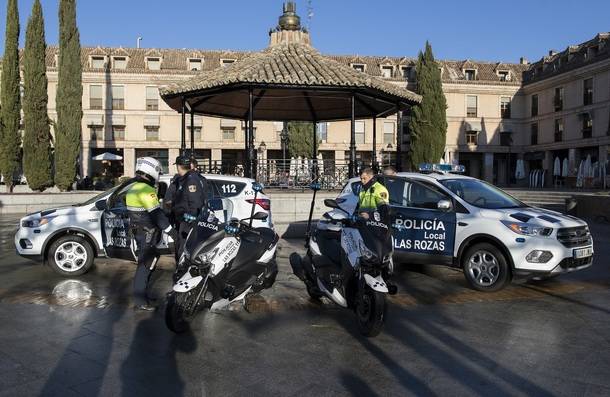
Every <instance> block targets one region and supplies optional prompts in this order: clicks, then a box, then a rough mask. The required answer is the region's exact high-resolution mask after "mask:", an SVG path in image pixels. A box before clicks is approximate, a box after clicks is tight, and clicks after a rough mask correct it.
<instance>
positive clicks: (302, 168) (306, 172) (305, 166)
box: [301, 157, 310, 175]
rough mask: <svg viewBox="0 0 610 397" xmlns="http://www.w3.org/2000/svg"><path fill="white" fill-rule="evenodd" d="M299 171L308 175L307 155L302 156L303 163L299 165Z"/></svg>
mask: <svg viewBox="0 0 610 397" xmlns="http://www.w3.org/2000/svg"><path fill="white" fill-rule="evenodd" d="M301 171H302V174H303V175H309V174H310V172H309V159H308V158H307V157H303V163H302V166H301Z"/></svg>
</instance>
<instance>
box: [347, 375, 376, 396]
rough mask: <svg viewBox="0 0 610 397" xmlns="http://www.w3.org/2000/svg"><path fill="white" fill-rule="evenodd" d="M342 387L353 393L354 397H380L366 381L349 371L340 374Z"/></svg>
mask: <svg viewBox="0 0 610 397" xmlns="http://www.w3.org/2000/svg"><path fill="white" fill-rule="evenodd" d="M339 377H340V379H341V380H340V382H341V385H343V387H344V388H345V390H347V391H348V392H349V393H351V395H352V396H379V393H376V392H375V390H373V389H372V388H371V386H369V385H368V383H366V381H365V380H364V379H362V378H361V377H359V376H357V375H356V374H353V373H351V372H347V371H341V372H340V374H339Z"/></svg>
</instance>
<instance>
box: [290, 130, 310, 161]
mask: <svg viewBox="0 0 610 397" xmlns="http://www.w3.org/2000/svg"><path fill="white" fill-rule="evenodd" d="M312 125H313V124H312V123H306V122H301V121H291V122H289V123H288V153H289V154H290V156H291V157H298V156H301V157H305V158H311V155H312V152H313V131H312Z"/></svg>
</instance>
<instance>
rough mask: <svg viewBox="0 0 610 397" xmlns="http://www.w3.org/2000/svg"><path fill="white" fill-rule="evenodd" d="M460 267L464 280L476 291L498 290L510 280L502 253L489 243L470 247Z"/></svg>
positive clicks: (508, 270)
mask: <svg viewBox="0 0 610 397" xmlns="http://www.w3.org/2000/svg"><path fill="white" fill-rule="evenodd" d="M462 269H463V272H464V276H465V277H466V281H468V283H469V284H470V286H471V287H472V288H474V289H476V290H478V291H485V292H492V291H498V290H500V289H502V288H504V286H505V285H506V283H507V282H508V281H510V269H509V267H508V263H507V261H506V258H505V257H504V254H502V252H501V251H500V250H499V249H498V248H497V247H495V246H494V245H492V244H489V243H479V244H475V245H473V246H472V247H470V248H469V249H468V251H467V252H466V254H465V255H464V259H463V262H462Z"/></svg>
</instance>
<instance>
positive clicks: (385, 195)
mask: <svg viewBox="0 0 610 397" xmlns="http://www.w3.org/2000/svg"><path fill="white" fill-rule="evenodd" d="M379 197H381V198H382V199H384V200H387V199H388V194H387V193H386V192H380V193H379Z"/></svg>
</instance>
